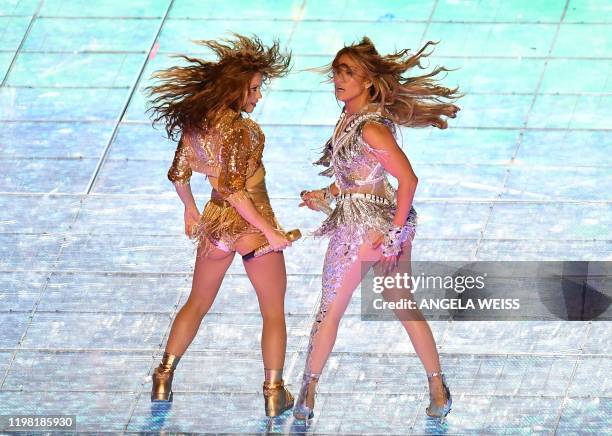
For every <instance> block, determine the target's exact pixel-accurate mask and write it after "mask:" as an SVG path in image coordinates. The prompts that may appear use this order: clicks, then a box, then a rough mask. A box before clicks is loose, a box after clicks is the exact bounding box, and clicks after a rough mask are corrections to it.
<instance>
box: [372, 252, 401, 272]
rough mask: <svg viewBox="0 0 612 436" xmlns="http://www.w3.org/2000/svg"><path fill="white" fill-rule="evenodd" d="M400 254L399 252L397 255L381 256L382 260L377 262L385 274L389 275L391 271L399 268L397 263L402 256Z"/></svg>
mask: <svg viewBox="0 0 612 436" xmlns="http://www.w3.org/2000/svg"><path fill="white" fill-rule="evenodd" d="M400 254H401V253H398V254H396V255H395V256H381V258H380V260H379V261H378V262H377V263H378V267H379V268H380V269H381V270H382V272H383V274H384V275H385V276H388V275H389V274H390V273H391V271H393V270H394V269H395V268H397V263H398V261H399V258H400Z"/></svg>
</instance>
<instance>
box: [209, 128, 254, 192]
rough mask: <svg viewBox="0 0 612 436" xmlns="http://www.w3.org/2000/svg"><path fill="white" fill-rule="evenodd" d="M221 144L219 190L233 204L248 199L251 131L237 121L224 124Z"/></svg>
mask: <svg viewBox="0 0 612 436" xmlns="http://www.w3.org/2000/svg"><path fill="white" fill-rule="evenodd" d="M223 127H224V128H223V130H222V131H221V146H220V158H221V159H220V160H221V162H220V167H221V169H220V172H219V180H218V187H217V190H218V191H219V193H221V194H222V195H223V196H224V197H225V199H226V200H227V201H229V202H230V203H231V204H234V203H236V202H240V201H242V200H246V199H247V198H248V197H247V195H246V192H245V190H244V186H245V183H246V178H247V170H248V160H249V155H250V152H251V143H250V138H249V132H248V130H247V128H246V127H245V126H244V125H242V123H240V122H238V121H236V122H234V123H231V124H229V125H226V126H223Z"/></svg>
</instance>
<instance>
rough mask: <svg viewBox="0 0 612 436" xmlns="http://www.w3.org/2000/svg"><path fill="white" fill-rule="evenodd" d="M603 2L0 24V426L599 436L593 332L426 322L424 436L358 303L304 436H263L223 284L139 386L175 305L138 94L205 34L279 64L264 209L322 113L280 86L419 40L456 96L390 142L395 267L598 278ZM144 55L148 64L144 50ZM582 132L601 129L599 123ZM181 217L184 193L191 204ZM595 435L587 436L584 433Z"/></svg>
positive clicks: (297, 165)
mask: <svg viewBox="0 0 612 436" xmlns="http://www.w3.org/2000/svg"><path fill="white" fill-rule="evenodd" d="M611 11H612V2H610V0H571V1H563V0H536V1H523V0H520V1H502V0H498V1H484V0H483V1H463V0H446V1H444V0H419V1H349V0H339V1H333V0H327V1H315V0H300V1H298V0H294V1H271V0H269V1H248V2H218V1H199V0H191V1H190V0H174V1H170V0H127V1H119V0H101V1H86V0H44V1H39V0H23V1H18V0H4V1H2V2H1V3H0V35H1V38H0V80H2V83H1V87H0V210H1V212H0V330H1V331H2V334H1V335H0V414H12V413H20V414H26V413H38V414H51V413H72V414H77V415H78V418H77V419H78V429H79V430H81V431H113V432H144V431H181V432H229V433H246V432H264V431H270V432H296V433H299V432H312V433H318V434H328V433H342V434H347V433H384V434H440V433H446V434H583V433H585V434H586V433H589V434H598V435H599V434H605V433H606V432H607V431H608V432H609V429H610V413H611V412H612V401H611V399H612V383H611V381H610V375H609V374H610V372H611V370H612V367H611V365H610V356H611V353H612V346H611V343H612V341H611V340H610V338H611V333H612V324H611V323H609V322H563V321H548V322H543V321H541V322H535V321H534V322H505V323H501V322H500V323H492V322H480V323H478V322H433V323H432V328H433V331H434V334H435V336H436V339H437V341H438V344H439V347H440V352H441V358H442V362H443V367H444V369H445V370H446V372H447V373H448V378H449V381H450V386H451V389H452V392H453V396H454V400H455V403H454V405H453V411H452V412H451V414H450V415H449V419H448V424H447V426H446V427H439V426H437V425H436V424H435V423H433V422H431V421H429V420H427V419H426V417H425V414H424V408H425V406H426V404H427V391H426V381H425V377H424V374H423V370H422V368H421V366H420V363H419V361H418V359H417V357H416V355H415V353H414V350H413V349H412V345H411V344H410V342H409V340H408V338H407V336H406V335H405V333H403V331H402V330H401V328H400V326H399V324H396V323H384V322H381V323H372V322H370V323H368V322H362V321H360V320H359V301H358V293H356V295H355V299H354V301H353V302H352V304H351V306H350V309H349V311H348V313H347V315H346V317H345V319H344V321H343V324H342V326H341V331H340V333H339V338H338V342H337V346H336V348H335V352H334V354H333V355H332V358H331V360H330V362H329V364H328V369H327V371H326V373H325V375H324V378H322V381H321V384H320V389H319V390H320V394H319V396H318V400H317V405H316V410H317V415H316V418H315V419H314V420H313V422H312V423H311V425H310V426H308V427H306V426H304V425H300V424H299V423H296V422H294V421H293V419H292V418H291V417H290V414H287V415H285V416H283V417H281V418H278V419H276V420H274V421H268V420H266V419H264V416H263V407H262V406H263V401H262V398H261V394H260V389H261V381H262V369H261V361H260V352H259V345H258V344H259V334H260V333H259V332H260V316H259V313H258V309H257V302H256V299H255V295H254V292H253V290H252V288H251V286H250V284H249V282H248V280H247V278H246V276H245V274H244V271H243V269H242V265H241V263H240V262H238V261H236V262H235V264H234V265H233V266H232V267H231V270H230V274H229V275H228V277H227V278H226V280H225V283H224V285H223V288H222V290H221V292H220V294H219V297H218V299H217V302H216V303H215V305H214V307H213V309H212V312H211V313H210V315H209V316H207V317H206V318H205V320H204V323H203V325H202V328H201V330H200V332H199V335H198V336H197V338H196V340H195V342H194V344H193V345H192V347H191V348H190V349H189V351H188V353H187V354H186V355H185V358H184V360H183V361H182V362H181V365H180V367H179V368H180V370H178V371H177V374H176V378H175V380H176V381H175V390H176V395H175V401H174V403H173V404H172V406H171V407H168V406H159V405H156V406H152V405H151V403H150V402H149V397H148V390H149V386H150V373H151V371H152V368H153V367H154V366H155V364H156V362H157V361H158V359H159V357H160V355H161V354H162V352H163V346H164V344H165V340H166V336H167V334H168V330H169V327H170V323H171V320H172V318H173V316H174V314H175V313H176V311H177V310H178V308H179V307H180V305H181V304H182V302H183V301H184V300H185V298H186V296H187V294H188V292H189V288H190V272H191V270H192V264H193V252H192V248H191V245H190V242H189V241H188V240H186V238H185V237H184V236H183V235H182V210H181V207H180V206H181V204H180V202H179V200H178V198H177V196H176V195H175V193H174V190H173V188H172V186H171V184H170V183H169V182H168V181H167V180H166V178H165V172H166V170H167V167H168V165H169V163H170V161H171V158H172V155H173V151H174V146H173V144H171V143H169V142H168V141H167V140H165V139H163V137H162V134H161V132H160V131H159V130H157V131H156V130H153V129H152V128H151V125H150V123H149V122H148V121H147V116H146V114H145V113H144V108H145V106H144V97H143V94H142V88H143V87H144V86H146V84H147V83H149V81H148V77H149V76H150V73H151V72H153V71H154V70H156V69H159V68H163V67H165V66H167V65H169V64H170V63H171V62H174V60H172V59H171V58H169V57H168V54H171V53H176V52H193V53H197V51H198V47H197V46H196V45H194V44H192V43H190V39H206V38H216V37H219V36H221V35H223V34H224V32H226V31H228V30H232V31H237V32H255V33H257V34H258V35H260V36H262V37H263V38H264V39H266V40H269V39H270V38H271V37H272V36H277V37H278V38H280V40H281V42H282V44H283V45H285V46H290V47H291V48H292V50H293V53H294V59H295V70H294V74H292V75H291V76H289V77H288V78H286V79H283V80H279V81H276V82H273V83H272V85H271V86H270V87H269V88H268V89H267V91H266V92H265V95H264V99H263V100H262V103H261V104H260V105H259V106H260V107H258V110H257V112H256V113H255V114H254V118H255V119H256V120H257V121H259V122H260V123H261V124H262V127H263V129H264V131H265V133H266V135H267V145H266V151H265V155H264V159H265V162H266V165H267V170H268V176H269V177H268V187H269V190H270V193H271V195H272V197H273V206H274V207H275V210H276V212H277V215H278V216H279V217H280V219H281V221H282V223H283V224H284V225H285V226H286V227H289V228H292V227H300V228H302V229H303V230H308V229H313V228H314V227H315V226H316V225H317V223H318V221H320V219H321V216H320V215H317V214H315V213H311V212H309V211H306V210H303V209H298V207H297V204H298V193H299V192H300V191H301V190H302V189H305V188H314V187H317V186H319V185H322V184H323V182H324V181H323V180H322V178H319V179H316V177H317V176H316V168H314V167H312V166H311V165H310V164H309V162H310V161H312V160H313V159H314V158H315V157H316V155H317V150H318V148H319V147H320V146H321V145H322V144H323V142H324V140H325V139H326V137H327V136H328V135H329V134H330V131H331V129H332V125H333V123H334V121H335V118H336V116H337V115H338V112H339V108H338V106H337V104H336V102H335V100H334V98H333V95H332V93H331V92H330V87H329V85H328V84H325V83H320V81H321V78H320V77H318V76H317V75H316V74H314V73H310V72H306V71H299V70H302V69H304V68H307V67H310V66H318V65H322V64H324V63H326V62H329V61H330V60H331V57H332V55H333V54H334V52H335V51H336V50H337V49H338V48H339V47H341V45H342V43H343V42H351V41H352V40H354V39H355V38H357V37H359V36H361V35H364V34H365V35H369V36H370V37H371V38H372V39H373V40H374V42H375V43H377V45H378V46H379V48H380V49H381V51H388V50H390V49H393V48H394V47H397V48H403V47H411V48H413V49H415V48H417V47H418V46H419V44H421V43H423V42H424V41H427V40H429V39H434V40H441V43H440V44H439V45H438V46H437V48H436V51H435V53H434V55H433V56H431V58H430V60H431V65H432V66H434V65H436V64H443V65H446V66H448V67H452V68H455V67H461V69H460V70H458V71H455V72H452V73H450V74H449V76H448V77H447V79H446V83H447V84H449V85H455V84H459V85H460V86H461V88H462V90H463V91H465V92H466V93H467V94H468V95H467V96H466V97H465V98H464V99H463V100H461V102H460V105H461V107H462V111H461V112H460V114H459V117H458V118H457V119H456V120H453V121H451V122H450V128H449V129H448V130H446V131H439V130H432V129H424V130H405V131H404V132H403V144H404V149H405V151H406V153H407V154H408V156H409V158H410V159H411V161H412V163H413V166H414V168H415V170H416V173H417V174H418V176H419V180H420V184H419V188H418V191H417V194H416V200H415V206H416V208H417V209H418V211H419V213H420V227H419V230H418V234H417V238H416V240H415V249H414V254H413V258H414V259H416V260H504V259H515V260H560V259H563V260H579V259H580V260H603V259H607V260H610V259H611V254H610V253H611V252H612V250H611V248H612V232H611V231H610V228H611V218H610V217H611V210H612V203H611V200H612V198H611V196H610V192H611V191H610V186H612V171H611V169H612V159H611V158H610V156H611V153H612V139H611V135H610V121H609V120H610V118H609V109H610V107H611V103H612V94H611V92H612V80H611V79H610V71H611V69H610V66H611V63H610V61H611V59H612V22H611V17H612V14H611V13H610V12H611ZM157 44H159V45H157ZM605 108H608V109H605ZM193 186H194V190H195V192H196V193H197V194H198V199H199V202H200V203H203V202H204V201H205V200H206V197H207V192H208V190H207V188H206V183H205V181H204V180H203V179H202V177H201V176H195V177H194V180H193ZM324 248H325V247H324V245H323V244H321V243H319V242H317V241H313V240H308V239H306V240H303V241H301V242H299V243H297V244H295V246H294V247H293V248H291V249H290V250H288V251H287V263H288V272H289V286H288V293H287V325H288V332H289V340H288V341H289V342H288V349H287V366H286V377H287V379H288V380H289V381H290V382H291V383H292V390H293V391H294V392H296V391H297V386H298V382H299V378H300V375H301V369H302V365H303V360H304V351H305V348H306V345H307V339H308V332H309V329H310V325H311V322H312V320H313V314H314V311H315V310H316V306H317V303H318V298H319V292H320V271H321V257H322V253H323V252H324ZM608 434H609V433H608Z"/></svg>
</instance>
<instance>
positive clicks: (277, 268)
mask: <svg viewBox="0 0 612 436" xmlns="http://www.w3.org/2000/svg"><path fill="white" fill-rule="evenodd" d="M262 243H265V238H264V237H263V235H250V236H246V237H244V238H242V239H241V241H240V243H239V244H237V246H236V248H237V250H238V252H239V253H240V254H244V253H247V252H249V251H251V250H252V249H253V248H255V247H258V246H260V245H262ZM243 263H244V269H245V270H246V273H247V275H248V276H249V279H250V280H251V283H252V284H253V287H254V288H255V292H256V293H257V300H258V302H259V310H260V312H261V316H262V318H263V327H262V332H261V354H262V357H263V362H264V375H265V380H264V384H263V395H264V404H265V411H266V416H268V417H274V416H279V415H281V414H282V413H284V412H285V411H286V410H288V409H290V408H291V407H293V395H291V393H290V392H289V391H288V390H287V388H286V387H285V386H284V382H283V378H282V377H283V367H284V365H285V351H286V348H287V327H286V325H285V290H286V288H287V271H286V270H285V258H284V256H283V253H282V252H277V253H275V252H272V253H268V254H265V255H263V256H261V257H255V258H252V259H250V260H247V261H244V262H243Z"/></svg>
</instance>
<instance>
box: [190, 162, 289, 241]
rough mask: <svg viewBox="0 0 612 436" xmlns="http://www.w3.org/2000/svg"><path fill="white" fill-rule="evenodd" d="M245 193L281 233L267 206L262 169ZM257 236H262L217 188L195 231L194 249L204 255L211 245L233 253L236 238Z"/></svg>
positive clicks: (253, 177)
mask: <svg viewBox="0 0 612 436" xmlns="http://www.w3.org/2000/svg"><path fill="white" fill-rule="evenodd" d="M245 191H246V194H247V196H248V197H249V198H250V199H251V201H252V202H253V205H254V206H255V208H256V209H257V211H258V212H259V213H260V214H261V215H262V216H263V217H264V219H265V220H266V221H268V222H269V223H270V224H272V226H274V227H275V228H277V229H278V230H280V231H282V230H283V229H282V227H281V226H280V224H279V223H278V221H277V220H276V216H275V215H274V211H273V210H272V206H271V205H270V198H269V197H268V190H267V188H266V181H265V170H263V168H261V170H258V171H256V172H255V174H254V175H253V176H252V177H250V178H249V179H248V180H247V182H246V186H245ZM257 233H260V234H261V231H260V230H259V229H258V228H257V227H255V226H254V225H252V224H251V223H249V222H248V221H247V220H245V219H244V218H243V217H242V216H241V215H240V214H239V213H238V211H237V210H236V209H235V208H234V207H233V206H232V205H231V204H230V203H229V202H228V201H226V200H224V199H223V198H222V196H221V194H219V192H218V191H217V190H216V189H213V190H212V193H211V196H210V200H209V201H208V203H206V206H204V211H203V212H202V215H201V216H200V222H199V223H198V225H197V227H196V229H195V232H194V239H195V242H196V245H197V247H198V248H204V250H203V251H204V252H207V251H209V250H210V249H211V248H212V247H213V246H215V247H217V248H220V249H222V250H224V251H235V243H236V241H237V240H238V239H240V238H241V237H242V236H245V235H250V234H257Z"/></svg>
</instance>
